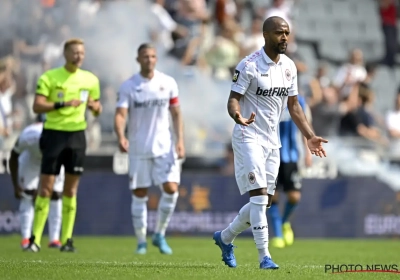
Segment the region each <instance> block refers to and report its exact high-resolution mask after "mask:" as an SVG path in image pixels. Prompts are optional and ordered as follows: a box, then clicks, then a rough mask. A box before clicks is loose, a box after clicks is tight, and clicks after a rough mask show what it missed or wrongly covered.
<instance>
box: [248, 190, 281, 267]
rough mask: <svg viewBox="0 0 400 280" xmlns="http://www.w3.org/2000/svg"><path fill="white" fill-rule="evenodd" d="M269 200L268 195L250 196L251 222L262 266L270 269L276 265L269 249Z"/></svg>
mask: <svg viewBox="0 0 400 280" xmlns="http://www.w3.org/2000/svg"><path fill="white" fill-rule="evenodd" d="M268 201H269V198H268V196H267V195H257V196H252V197H250V224H251V230H252V232H253V236H254V241H255V243H256V247H257V250H258V260H259V263H260V268H262V269H270V268H274V267H275V266H276V264H275V263H273V262H272V259H271V254H270V253H269V250H268V221H267V216H266V215H265V212H266V210H267V205H268Z"/></svg>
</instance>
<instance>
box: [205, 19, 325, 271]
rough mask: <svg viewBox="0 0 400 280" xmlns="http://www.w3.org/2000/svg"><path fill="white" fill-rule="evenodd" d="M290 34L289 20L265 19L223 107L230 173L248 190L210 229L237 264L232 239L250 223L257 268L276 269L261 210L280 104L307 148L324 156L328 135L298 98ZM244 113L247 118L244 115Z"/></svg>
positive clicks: (272, 173) (275, 162) (270, 187)
mask: <svg viewBox="0 0 400 280" xmlns="http://www.w3.org/2000/svg"><path fill="white" fill-rule="evenodd" d="M289 34H290V29H289V25H288V24H287V22H286V21H285V20H284V19H282V18H280V17H270V18H268V19H266V20H265V21H264V24H263V36H264V39H265V45H264V47H262V48H261V49H260V50H259V51H256V52H254V53H253V54H251V55H250V56H247V57H246V58H244V59H243V60H242V61H241V62H240V63H239V64H238V66H237V67H236V70H235V73H234V75H233V83H232V86H231V92H230V96H229V100H228V106H227V107H228V112H229V115H230V116H231V118H232V119H233V120H234V121H235V122H236V125H235V127H234V130H233V134H232V147H233V151H234V157H235V177H236V181H237V184H238V186H239V190H240V194H241V195H243V194H245V193H248V194H249V196H250V202H249V203H247V204H246V205H244V206H243V207H242V209H240V211H239V214H238V215H237V216H236V218H235V219H234V220H233V221H232V223H231V224H230V225H229V226H228V227H227V228H226V229H224V230H222V231H217V232H215V233H214V236H213V239H214V241H215V244H216V245H217V246H218V247H219V248H220V249H221V251H222V260H223V261H224V263H225V264H226V265H228V266H229V267H236V258H235V255H234V250H233V244H232V243H233V241H234V239H235V238H236V236H238V235H239V234H240V233H241V232H242V231H244V230H246V229H247V228H248V227H250V226H251V230H252V232H253V236H254V241H255V244H256V247H257V250H258V261H259V266H260V268H261V269H277V268H278V267H279V266H278V265H276V264H275V263H274V262H273V261H272V259H271V254H270V253H269V250H268V223H267V216H266V214H265V212H266V209H267V208H269V207H270V206H271V202H272V201H271V198H272V196H273V195H274V193H275V187H276V186H275V181H276V178H277V175H278V170H279V163H280V159H279V148H280V146H281V144H280V139H279V120H280V117H281V114H282V112H283V110H284V109H285V108H286V107H288V109H289V113H290V115H291V117H292V119H293V121H294V122H295V124H296V125H297V127H298V128H299V129H300V131H301V133H302V134H303V135H304V137H306V138H307V145H308V147H309V149H310V151H311V153H313V154H315V155H317V156H320V157H323V156H326V153H325V150H324V149H323V147H322V143H323V142H327V140H325V139H322V138H321V137H318V136H315V134H314V132H313V130H312V128H311V126H310V125H309V123H308V122H307V119H306V117H305V115H304V112H303V110H302V109H301V106H300V104H299V101H298V98H297V94H298V92H297V70H296V66H295V65H294V63H293V61H292V60H291V59H289V58H288V57H287V56H286V55H284V53H285V51H286V48H287V40H288V36H289ZM246 117H248V118H246Z"/></svg>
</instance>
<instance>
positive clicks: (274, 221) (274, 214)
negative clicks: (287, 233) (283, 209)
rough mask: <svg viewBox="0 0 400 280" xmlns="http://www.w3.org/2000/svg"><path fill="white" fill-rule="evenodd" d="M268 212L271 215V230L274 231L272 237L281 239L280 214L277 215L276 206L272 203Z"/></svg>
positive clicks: (277, 209)
mask: <svg viewBox="0 0 400 280" xmlns="http://www.w3.org/2000/svg"><path fill="white" fill-rule="evenodd" d="M268 212H269V213H270V215H271V218H272V224H273V225H274V226H273V230H274V235H275V237H280V238H282V237H283V234H282V218H281V213H279V207H278V204H276V203H272V205H271V208H269V209H268Z"/></svg>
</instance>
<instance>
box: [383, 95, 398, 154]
mask: <svg viewBox="0 0 400 280" xmlns="http://www.w3.org/2000/svg"><path fill="white" fill-rule="evenodd" d="M386 128H387V131H388V134H389V138H390V140H391V142H390V151H389V152H390V155H391V156H393V157H399V156H400V88H399V89H398V90H397V95H396V100H395V106H394V110H393V111H389V112H388V113H387V115H386Z"/></svg>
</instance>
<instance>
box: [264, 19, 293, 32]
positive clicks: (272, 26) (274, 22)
mask: <svg viewBox="0 0 400 280" xmlns="http://www.w3.org/2000/svg"><path fill="white" fill-rule="evenodd" d="M284 24H286V26H288V27H289V24H288V23H287V22H286V20H284V19H283V18H281V17H276V16H275V17H269V18H267V19H266V20H265V21H264V24H263V32H272V31H275V30H276V29H278V28H279V27H280V26H282V25H284Z"/></svg>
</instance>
